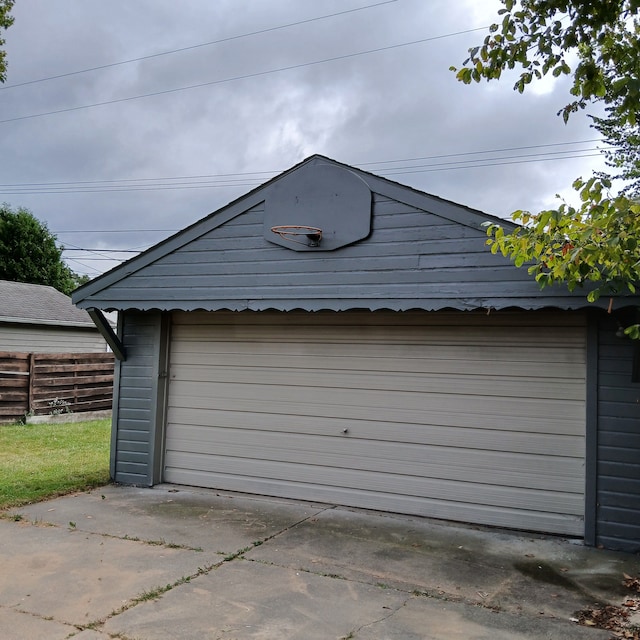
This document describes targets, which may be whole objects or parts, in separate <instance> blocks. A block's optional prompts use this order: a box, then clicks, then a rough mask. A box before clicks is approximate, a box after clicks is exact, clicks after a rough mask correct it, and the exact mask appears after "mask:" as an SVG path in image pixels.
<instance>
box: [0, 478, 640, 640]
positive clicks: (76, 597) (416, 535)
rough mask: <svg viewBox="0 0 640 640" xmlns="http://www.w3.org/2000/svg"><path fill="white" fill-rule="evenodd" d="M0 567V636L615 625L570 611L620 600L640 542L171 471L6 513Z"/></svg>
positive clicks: (532, 630)
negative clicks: (336, 500) (411, 511)
mask: <svg viewBox="0 0 640 640" xmlns="http://www.w3.org/2000/svg"><path fill="white" fill-rule="evenodd" d="M0 567H1V571H0V637H1V638H3V639H4V640H11V639H13V638H16V639H20V640H24V639H26V638H29V639H30V640H37V639H39V638H43V639H45V638H46V639H47V640H57V639H60V640H62V639H63V638H74V639H76V640H107V639H108V638H119V639H122V640H158V639H160V640H162V639H165V638H166V639H172V640H174V639H180V638H193V639H198V640H202V639H220V640H241V639H248V638H251V639H261V640H271V639H274V640H276V639H277V640H283V639H289V638H296V639H297V638H299V639H304V640H315V639H318V640H320V639H322V640H327V639H347V638H353V639H354V640H374V639H388V640H400V639H402V640H410V639H421V640H423V639H437V640H440V639H442V640H458V639H459V640H470V639H486V640H507V639H508V640H521V639H522V640H524V639H530V638H545V639H554V638H558V639H562V640H571V639H572V638H581V639H584V638H587V639H593V640H606V639H608V638H610V637H611V635H612V634H611V632H608V631H604V630H601V629H596V628H590V627H585V626H579V625H578V624H576V623H575V622H573V621H572V620H571V618H575V612H577V611H578V610H583V609H585V608H592V607H594V605H595V603H600V605H602V604H605V603H611V604H616V605H620V604H621V603H622V602H623V600H625V598H626V597H627V596H629V591H628V590H625V588H624V586H623V585H622V580H623V573H627V574H629V575H634V576H637V575H639V574H640V558H639V557H638V556H634V555H629V554H621V553H613V552H607V551H601V550H597V549H589V548H585V547H583V546H582V545H580V544H578V543H575V542H574V543H572V542H571V541H567V540H564V539H560V538H552V537H543V536H538V535H532V534H516V533H510V532H504V531H499V530H488V529H483V528H478V527H468V526H462V525H447V524H443V523H440V522H435V521H430V520H425V519H420V518H413V517H404V516H395V515H388V514H379V513H374V512H367V511H361V510H350V509H346V508H341V507H335V506H331V505H325V504H312V503H303V502H292V501H286V500H278V499H271V498H260V497H248V496H245V495H239V494H227V493H221V492H216V491H210V490H203V489H192V488H187V487H174V486H170V485H162V486H158V487H155V488H153V489H139V488H134V487H120V486H107V487H103V488H101V489H97V490H95V491H93V492H91V493H83V494H79V495H74V496H67V497H63V498H58V499H56V500H51V501H48V502H43V503H39V504H36V505H32V506H29V507H23V508H20V509H17V510H13V511H10V512H7V513H5V514H4V516H3V518H2V519H0ZM637 595H638V597H640V594H637ZM638 622H639V623H640V620H638Z"/></svg>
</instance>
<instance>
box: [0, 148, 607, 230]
mask: <svg viewBox="0 0 640 640" xmlns="http://www.w3.org/2000/svg"><path fill="white" fill-rule="evenodd" d="M592 142H602V138H591V139H589V140H575V141H574V142H550V143H548V144H534V145H527V146H522V147H504V148H501V149H485V150H483V151H461V152H459V153H445V154H436V155H431V156H418V157H416V158H399V159H397V160H376V161H375V162H354V163H353V164H354V165H355V166H358V167H366V166H372V165H381V164H390V163H395V162H417V161H419V160H439V159H441V158H455V157H460V156H472V155H481V154H487V153H503V152H505V151H523V150H525V149H545V148H547V147H563V146H570V145H579V144H590V143H592ZM602 148H604V147H602ZM578 151H580V149H575V150H573V151H568V152H567V153H570V152H578ZM393 168H394V167H388V169H389V170H390V169H393ZM380 170H383V169H380ZM282 171H283V169H274V170H272V171H246V172H238V173H208V174H201V175H191V176H163V177H160V178H118V179H113V180H73V181H67V182H14V183H11V182H7V183H0V187H9V188H21V187H56V186H76V185H98V184H113V183H117V182H120V183H129V182H163V181H165V180H197V179H202V178H226V179H227V181H230V180H232V179H233V177H234V176H267V175H270V176H272V175H276V174H278V173H282ZM238 179H239V180H247V179H250V178H238ZM256 179H257V178H256ZM142 231H144V229H142Z"/></svg>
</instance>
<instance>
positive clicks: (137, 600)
mask: <svg viewBox="0 0 640 640" xmlns="http://www.w3.org/2000/svg"><path fill="white" fill-rule="evenodd" d="M333 508H335V507H334V506H329V507H326V508H324V509H320V510H319V511H317V512H315V513H312V514H310V515H309V516H307V517H305V518H302V519H301V520H299V521H297V522H295V523H293V524H291V525H289V526H287V527H284V528H283V529H281V530H280V531H276V532H275V533H273V534H271V535H270V536H266V537H265V538H262V539H258V540H255V541H254V542H253V543H251V545H249V546H247V547H243V548H241V549H238V550H237V551H235V552H233V553H230V554H228V555H225V556H224V557H223V558H222V559H221V560H220V562H215V563H213V564H210V565H205V566H204V567H199V568H198V570H197V571H196V572H195V573H194V574H191V575H189V576H183V577H181V578H178V580H176V581H174V582H173V583H169V584H166V585H164V586H158V587H154V588H152V589H149V590H145V591H143V592H142V593H141V594H140V595H139V596H136V597H134V598H132V599H130V600H129V602H127V603H125V604H124V605H122V606H121V607H119V608H118V609H115V610H114V611H112V612H111V613H110V614H108V615H106V616H104V617H103V618H99V619H97V620H94V621H92V622H89V623H88V624H86V625H82V628H81V630H83V631H84V630H94V631H97V630H99V628H100V627H102V626H104V624H105V623H106V622H107V620H110V619H111V618H115V617H116V616H118V615H120V614H121V613H124V612H125V611H128V610H129V609H132V608H134V607H135V606H137V605H139V604H141V603H142V602H147V601H149V600H158V599H159V598H161V597H162V596H163V595H164V594H165V593H167V592H169V591H172V590H173V589H175V588H176V587H179V586H181V585H183V584H188V583H190V582H191V580H195V579H196V578H199V577H200V576H205V575H208V574H209V573H211V572H212V571H215V570H216V569H219V568H220V567H221V566H222V565H223V564H227V563H230V562H233V561H234V560H236V559H238V558H240V559H243V560H246V558H245V557H244V554H245V553H247V551H250V550H251V549H254V548H255V547H258V546H260V545H262V544H264V543H265V542H269V541H270V540H273V539H274V538H276V537H277V536H279V535H281V534H283V533H286V532H287V531H290V530H291V529H293V528H294V527H296V526H298V525H300V524H303V523H304V522H306V521H307V520H309V519H310V518H314V517H316V516H318V515H320V514H321V513H322V512H324V511H327V510H329V509H333ZM52 526H54V527H56V528H61V527H60V526H59V525H55V524H54V525H52ZM73 530H74V531H75V530H76V529H73ZM78 531H79V530H78ZM83 533H85V531H83ZM86 533H93V532H90V531H86ZM93 535H98V536H103V535H104V536H106V537H110V538H115V539H118V540H128V541H133V542H141V543H142V544H148V543H145V541H143V540H140V539H138V538H131V537H128V536H125V537H124V538H122V537H120V536H113V535H109V534H100V533H93ZM165 546H166V545H165ZM181 548H184V547H181ZM187 550H191V549H187ZM193 550H194V551H198V550H197V549H193Z"/></svg>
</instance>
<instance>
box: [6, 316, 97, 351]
mask: <svg viewBox="0 0 640 640" xmlns="http://www.w3.org/2000/svg"><path fill="white" fill-rule="evenodd" d="M106 350H107V343H106V342H105V340H104V338H103V337H102V336H101V335H100V334H99V333H98V331H97V329H96V328H95V327H93V326H88V327H87V328H86V329H81V328H79V327H55V326H44V325H35V324H34V325H30V324H13V323H3V322H0V351H13V352H21V353H97V352H99V353H104V352H105V351H106Z"/></svg>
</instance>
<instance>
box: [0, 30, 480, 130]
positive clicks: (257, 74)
mask: <svg viewBox="0 0 640 640" xmlns="http://www.w3.org/2000/svg"><path fill="white" fill-rule="evenodd" d="M486 28H487V27H477V28H475V29H465V30H464V31H455V32H453V33H446V34H443V35H439V36H431V37H429V38H421V39H420V40H412V41H411V42H401V43H399V44H392V45H388V46H386V47H377V48H375V49H367V50H365V51H357V52H355V53H346V54H344V55H341V56H333V57H331V58H323V59H322V60H313V61H311V62H301V63H299V64H292V65H289V66H286V67H277V68H275V69H267V70H266V71H255V72H253V73H246V74H244V75H239V76H232V77H230V78H223V79H221V80H211V81H209V82H200V83H198V84H191V85H186V86H184V87H175V88H174V89H163V90H162V91H153V92H151V93H143V94H140V95H137V96H127V97H126V98H115V99H113V100H104V101H103V102H92V103H89V104H83V105H79V106H77V107H66V108H65V109H56V110H54V111H44V112H42V113H32V114H29V115H27V116H17V117H15V118H5V119H4V120H0V124H4V123H7V122H17V121H19V120H31V119H33V118H42V117H44V116H52V115H57V114H59V113H69V112H72V111H81V110H82V109H92V108H94V107H104V106H106V105H111V104H118V103H121V102H131V101H133V100H140V99H142V98H152V97H156V96H162V95H167V94H169V93H177V92H180V91H189V90H191V89H199V88H201V87H210V86H213V85H218V84H225V83H227V82H236V81H237V80H248V79H250V78H259V77H262V76H267V75H271V74H273V73H281V72H283V71H293V70H294V69H302V68H304V67H312V66H316V65H320V64H326V63H328V62H336V61H338V60H346V59H348V58H357V57H360V56H367V55H370V54H372V53H379V52H381V51H390V50H392V49H400V48H402V47H410V46H413V45H416V44H423V43H425V42H432V41H434V40H442V39H443V38H451V37H453V36H459V35H463V34H466V33H472V32H474V31H484V30H486Z"/></svg>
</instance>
